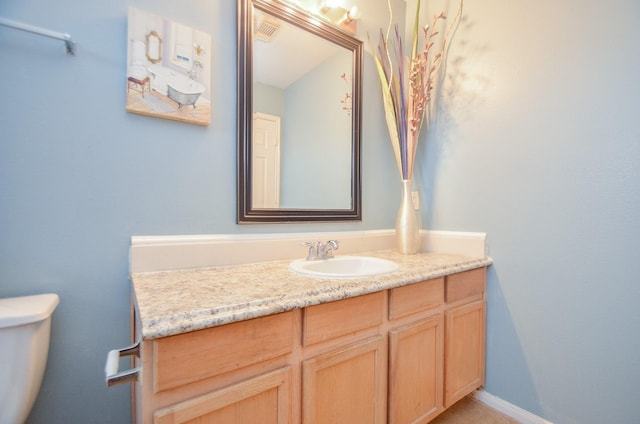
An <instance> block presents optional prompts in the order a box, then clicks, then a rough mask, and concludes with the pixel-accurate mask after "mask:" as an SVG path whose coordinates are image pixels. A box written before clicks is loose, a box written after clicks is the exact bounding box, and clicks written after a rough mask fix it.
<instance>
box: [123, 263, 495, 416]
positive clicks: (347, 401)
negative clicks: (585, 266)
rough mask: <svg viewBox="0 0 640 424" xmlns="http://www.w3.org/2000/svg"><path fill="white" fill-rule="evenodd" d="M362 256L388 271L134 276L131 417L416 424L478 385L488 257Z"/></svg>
mask: <svg viewBox="0 0 640 424" xmlns="http://www.w3.org/2000/svg"><path fill="white" fill-rule="evenodd" d="M372 256H378V257H380V258H385V259H389V260H392V261H394V262H397V263H398V264H399V265H400V267H399V269H398V270H397V271H395V272H392V273H389V274H384V275H378V276H373V277H367V278H356V279H333V280H332V279H322V278H315V277H309V276H302V275H298V274H296V273H294V272H293V271H291V270H289V269H288V264H289V262H290V261H270V262H264V263H257V264H249V265H238V266H226V267H212V268H199V269H191V270H183V271H167V272H145V273H133V274H132V276H131V280H132V293H133V307H132V310H133V331H132V334H133V338H134V340H141V344H140V351H139V353H140V358H139V359H138V358H136V362H137V363H136V365H137V366H139V367H140V368H141V372H140V375H139V378H138V381H137V382H136V383H135V384H134V390H133V392H134V401H133V402H134V420H136V421H137V422H138V423H183V422H216V423H218V422H219V423H279V424H283V423H300V422H302V423H305V424H309V423H318V424H325V423H332V422H334V423H363V424H371V423H426V422H428V421H430V420H431V419H432V418H434V417H435V416H437V415H438V414H440V413H441V412H442V411H443V410H445V409H446V408H447V407H449V406H451V405H452V404H453V403H455V402H456V401H457V400H459V399H461V398H462V397H464V396H465V395H467V394H469V393H470V392H472V391H473V390H475V389H476V388H478V387H480V386H481V385H482V384H483V382H484V352H485V275H486V267H487V266H489V265H490V264H491V260H490V259H488V258H473V257H467V256H460V255H451V254H439V253H424V254H417V255H399V254H397V253H395V252H394V251H381V252H374V253H372ZM198 419H201V420H202V421H198ZM192 420H194V421H192Z"/></svg>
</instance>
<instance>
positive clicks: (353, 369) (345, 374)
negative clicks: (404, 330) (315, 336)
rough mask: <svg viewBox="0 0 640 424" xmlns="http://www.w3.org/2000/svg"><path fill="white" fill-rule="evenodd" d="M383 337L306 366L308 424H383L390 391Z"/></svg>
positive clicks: (305, 415)
mask: <svg viewBox="0 0 640 424" xmlns="http://www.w3.org/2000/svg"><path fill="white" fill-rule="evenodd" d="M384 350H385V343H384V339H383V337H382V336H379V337H375V338H372V339H368V340H365V341H362V342H358V343H354V344H352V345H350V346H348V347H345V348H344V349H339V350H335V351H332V352H329V353H325V354H322V355H320V356H317V357H315V358H312V359H308V360H306V361H304V362H303V364H302V373H303V383H302V397H303V400H302V422H303V423H304V424H345V423H348V424H374V423H379V424H383V423H384V422H385V406H386V402H385V401H386V388H385V381H386V378H385V369H386V355H385V354H384Z"/></svg>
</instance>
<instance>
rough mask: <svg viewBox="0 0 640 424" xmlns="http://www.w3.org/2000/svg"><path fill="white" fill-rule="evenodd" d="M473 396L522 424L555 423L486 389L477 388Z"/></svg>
mask: <svg viewBox="0 0 640 424" xmlns="http://www.w3.org/2000/svg"><path fill="white" fill-rule="evenodd" d="M472 396H473V398H474V399H475V400H477V401H478V402H480V403H483V404H485V405H487V406H489V407H491V408H493V409H495V410H496V411H499V412H501V413H503V414H504V415H507V416H509V417H511V418H513V419H514V420H516V421H518V422H519V423H522V424H553V423H552V422H551V421H547V420H545V419H544V418H541V417H539V416H537V415H535V414H532V413H531V412H529V411H527V410H524V409H522V408H520V407H517V406H515V405H514V404H512V403H509V402H507V401H506V400H504V399H501V398H499V397H497V396H494V395H492V394H491V393H488V392H485V391H484V390H476V391H475V392H473V394H472Z"/></svg>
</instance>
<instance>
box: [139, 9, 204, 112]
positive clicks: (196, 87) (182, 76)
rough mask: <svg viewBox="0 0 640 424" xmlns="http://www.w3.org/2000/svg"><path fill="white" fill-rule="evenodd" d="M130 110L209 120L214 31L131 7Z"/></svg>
mask: <svg viewBox="0 0 640 424" xmlns="http://www.w3.org/2000/svg"><path fill="white" fill-rule="evenodd" d="M127 43H128V46H127V111H128V112H132V113H137V114H141V115H147V116H156V117H159V118H165V119H172V120H176V121H183V122H189V123H193V124H198V125H209V124H210V123H211V84H210V81H211V56H210V55H211V36H210V35H209V34H206V33H204V32H201V31H198V30H196V29H193V28H191V27H189V26H187V25H183V24H181V23H177V22H173V21H171V20H169V19H166V18H163V17H160V16H158V15H155V14H153V13H149V12H145V11H143V10H140V9H136V8H134V7H129V16H128V30H127Z"/></svg>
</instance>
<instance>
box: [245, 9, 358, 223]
mask: <svg viewBox="0 0 640 424" xmlns="http://www.w3.org/2000/svg"><path fill="white" fill-rule="evenodd" d="M241 3H242V5H241V6H240V13H239V19H240V23H239V28H240V31H239V37H240V40H239V41H240V43H239V47H240V52H239V78H240V81H239V92H238V94H239V99H238V100H239V145H238V147H239V149H238V152H239V158H238V159H239V161H238V169H239V179H238V221H239V222H254V221H263V222H279V221H309V220H323V221H332V220H353V219H360V217H361V213H360V166H359V162H360V157H359V154H360V151H359V146H360V89H361V88H360V87H361V75H360V73H361V67H362V43H361V42H360V41H358V40H356V39H354V38H353V37H352V36H351V35H349V34H346V33H344V32H343V31H341V30H338V29H337V28H335V27H333V26H332V25H330V24H328V23H325V22H320V21H319V20H318V19H317V18H313V17H311V16H309V15H307V14H306V13H305V12H303V11H301V10H297V9H294V8H291V7H290V6H287V5H284V4H282V3H279V2H265V1H263V0H242V1H241ZM243 77H244V81H243Z"/></svg>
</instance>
